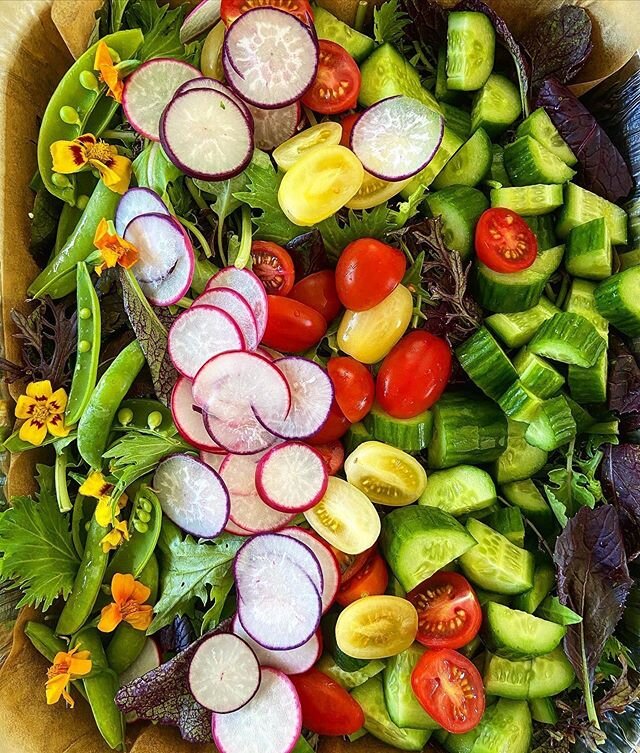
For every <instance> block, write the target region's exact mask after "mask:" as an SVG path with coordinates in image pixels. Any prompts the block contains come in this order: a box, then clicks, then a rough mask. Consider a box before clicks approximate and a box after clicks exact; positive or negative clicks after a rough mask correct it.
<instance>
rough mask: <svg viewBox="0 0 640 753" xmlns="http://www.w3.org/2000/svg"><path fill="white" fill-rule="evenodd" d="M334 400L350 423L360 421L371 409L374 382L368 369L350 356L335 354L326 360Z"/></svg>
mask: <svg viewBox="0 0 640 753" xmlns="http://www.w3.org/2000/svg"><path fill="white" fill-rule="evenodd" d="M327 371H328V373H329V376H330V377H331V381H332V382H333V389H334V392H335V396H336V402H337V403H338V405H339V406H340V410H341V411H342V412H343V413H344V415H345V416H346V417H347V418H348V419H349V421H351V423H352V424H355V423H357V422H358V421H362V419H363V418H364V417H365V416H366V415H367V413H368V412H369V411H370V410H371V406H372V405H373V396H374V393H375V384H374V382H373V377H372V376H371V372H370V371H369V369H368V368H367V367H366V366H365V365H364V364H363V363H360V361H356V360H355V358H351V357H350V356H337V357H335V358H330V359H329V361H328V362H327Z"/></svg>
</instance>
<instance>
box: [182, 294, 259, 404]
mask: <svg viewBox="0 0 640 753" xmlns="http://www.w3.org/2000/svg"><path fill="white" fill-rule="evenodd" d="M244 347H245V342H244V338H243V337H242V332H241V331H240V328H239V327H238V325H237V324H236V323H235V321H234V320H233V319H232V318H231V317H230V316H229V314H227V313H226V311H222V310H221V309H219V308H216V307H215V306H209V305H206V304H203V305H202V306H193V307H191V308H190V309H187V310H186V311H183V312H182V314H180V316H179V317H178V318H177V319H176V320H175V321H174V322H173V324H172V325H171V328H170V329H169V337H168V349H169V356H170V357H171V361H172V363H173V365H174V366H175V367H176V369H177V370H178V371H179V372H180V373H181V374H182V375H183V376H186V377H188V378H189V379H194V378H195V377H196V375H197V374H198V372H199V371H200V369H201V368H202V366H203V365H204V364H206V363H207V361H209V359H211V358H213V357H214V356H217V355H218V354H219V353H224V352H226V351H229V350H243V349H244ZM193 390H194V402H195V404H196V405H197V406H198V407H200V408H202V407H203V406H202V405H201V403H200V402H199V401H198V400H196V399H195V384H194V385H193Z"/></svg>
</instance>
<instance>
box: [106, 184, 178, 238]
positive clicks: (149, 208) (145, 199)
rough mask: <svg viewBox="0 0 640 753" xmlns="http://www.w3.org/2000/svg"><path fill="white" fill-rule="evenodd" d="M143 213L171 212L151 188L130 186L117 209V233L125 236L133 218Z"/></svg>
mask: <svg viewBox="0 0 640 753" xmlns="http://www.w3.org/2000/svg"><path fill="white" fill-rule="evenodd" d="M141 214H167V215H168V214H169V210H168V209H167V207H166V205H165V203H164V201H162V199H161V198H160V197H159V196H158V194H157V193H156V192H155V191H152V190H151V189H150V188H130V189H129V190H128V191H127V192H126V193H125V194H124V196H123V197H122V198H121V199H120V203H119V204H118V209H117V210H116V217H115V223H114V224H115V226H116V233H118V235H119V236H120V237H124V232H125V230H126V229H127V225H128V224H129V223H130V222H131V220H133V219H135V218H136V217H138V216H140V215H141Z"/></svg>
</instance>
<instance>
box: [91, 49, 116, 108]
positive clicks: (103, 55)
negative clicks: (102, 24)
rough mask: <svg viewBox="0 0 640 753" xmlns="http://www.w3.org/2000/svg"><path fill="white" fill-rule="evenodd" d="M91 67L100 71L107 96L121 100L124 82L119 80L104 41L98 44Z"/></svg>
mask: <svg viewBox="0 0 640 753" xmlns="http://www.w3.org/2000/svg"><path fill="white" fill-rule="evenodd" d="M93 67H94V69H95V70H96V71H99V72H100V81H102V82H103V83H105V84H106V85H107V89H108V90H109V92H108V93H109V96H110V97H113V98H114V99H115V101H116V102H118V103H120V102H122V92H123V90H124V84H123V83H122V81H121V80H120V74H119V73H118V69H117V68H116V65H115V62H114V60H113V58H112V57H111V53H110V52H109V48H108V47H107V45H106V42H104V41H102V42H100V43H99V44H98V49H97V50H96V57H95V61H94V63H93Z"/></svg>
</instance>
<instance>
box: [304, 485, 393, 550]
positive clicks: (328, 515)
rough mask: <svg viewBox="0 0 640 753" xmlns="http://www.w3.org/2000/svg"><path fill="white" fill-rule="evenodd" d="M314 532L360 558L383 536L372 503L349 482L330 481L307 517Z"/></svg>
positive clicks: (378, 518)
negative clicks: (361, 553) (359, 555)
mask: <svg viewBox="0 0 640 753" xmlns="http://www.w3.org/2000/svg"><path fill="white" fill-rule="evenodd" d="M304 516H305V518H306V519H307V521H308V522H309V525H310V526H311V527H312V528H313V530H314V531H315V532H316V533H318V534H320V536H322V538H323V539H324V540H325V541H327V542H328V543H329V544H331V546H334V547H335V548H336V549H339V550H340V551H341V552H345V554H360V552H364V551H366V550H367V549H369V547H372V546H373V545H374V544H375V543H376V541H377V540H378V536H379V535H380V517H379V515H378V513H377V511H376V508H375V507H374V506H373V505H372V504H371V500H370V499H369V498H368V497H367V495H366V494H363V493H362V492H361V491H360V489H356V487H355V486H352V485H351V484H350V483H349V482H348V481H344V480H343V479H341V478H336V477H335V476H330V477H329V483H328V485H327V491H326V492H325V493H324V497H323V498H322V499H321V500H320V502H318V504H317V505H316V506H315V507H312V508H311V509H310V510H307V511H306V512H305V513H304Z"/></svg>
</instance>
